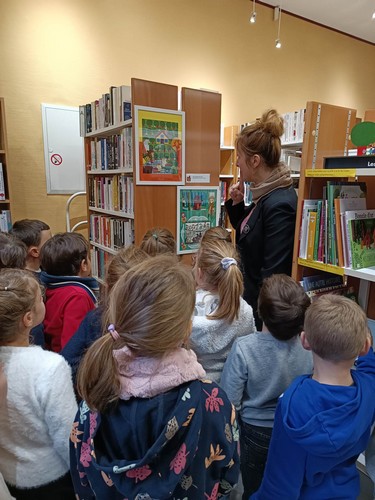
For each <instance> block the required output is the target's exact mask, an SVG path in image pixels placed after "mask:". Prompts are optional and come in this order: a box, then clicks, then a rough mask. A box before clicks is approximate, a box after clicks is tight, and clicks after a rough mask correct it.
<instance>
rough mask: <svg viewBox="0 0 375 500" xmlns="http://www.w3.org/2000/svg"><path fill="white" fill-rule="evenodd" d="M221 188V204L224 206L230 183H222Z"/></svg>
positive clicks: (220, 183)
mask: <svg viewBox="0 0 375 500" xmlns="http://www.w3.org/2000/svg"><path fill="white" fill-rule="evenodd" d="M219 187H220V201H221V204H222V205H223V204H224V203H225V202H226V199H227V195H228V183H227V182H225V181H220V182H219Z"/></svg>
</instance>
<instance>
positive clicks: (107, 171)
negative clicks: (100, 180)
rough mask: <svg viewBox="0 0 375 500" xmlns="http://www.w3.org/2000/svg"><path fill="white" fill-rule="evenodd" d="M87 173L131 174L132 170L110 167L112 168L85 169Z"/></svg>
mask: <svg viewBox="0 0 375 500" xmlns="http://www.w3.org/2000/svg"><path fill="white" fill-rule="evenodd" d="M86 173H87V174H88V175H116V174H131V175H133V170H127V169H120V168H119V169H112V170H109V169H107V170H87V171H86Z"/></svg>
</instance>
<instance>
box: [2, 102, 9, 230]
mask: <svg viewBox="0 0 375 500" xmlns="http://www.w3.org/2000/svg"><path fill="white" fill-rule="evenodd" d="M8 158H9V157H8V142H7V128H6V119H5V102H4V98H3V97H0V231H9V229H10V228H11V226H12V219H11V207H10V190H9V182H8V167H9V164H8Z"/></svg>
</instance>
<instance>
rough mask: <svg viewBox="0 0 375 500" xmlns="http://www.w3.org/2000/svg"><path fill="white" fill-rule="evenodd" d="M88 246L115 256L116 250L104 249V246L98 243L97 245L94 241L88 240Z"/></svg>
mask: <svg viewBox="0 0 375 500" xmlns="http://www.w3.org/2000/svg"><path fill="white" fill-rule="evenodd" d="M90 245H91V246H93V247H95V248H99V249H100V250H103V251H104V252H107V253H110V254H112V255H116V254H117V250H115V249H114V248H110V247H106V246H105V245H101V244H100V243H97V242H96V241H92V240H90Z"/></svg>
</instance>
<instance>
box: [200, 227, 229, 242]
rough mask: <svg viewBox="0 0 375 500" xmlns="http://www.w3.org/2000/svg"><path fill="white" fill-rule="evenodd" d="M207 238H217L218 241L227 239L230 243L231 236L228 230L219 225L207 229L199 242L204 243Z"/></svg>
mask: <svg viewBox="0 0 375 500" xmlns="http://www.w3.org/2000/svg"><path fill="white" fill-rule="evenodd" d="M207 240H215V241H217V240H219V241H227V242H228V243H232V236H231V233H230V232H229V231H227V230H226V229H224V228H223V227H221V226H214V227H210V228H209V229H207V230H206V231H205V232H204V233H203V236H202V239H201V243H205V242H206V241H207Z"/></svg>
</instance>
